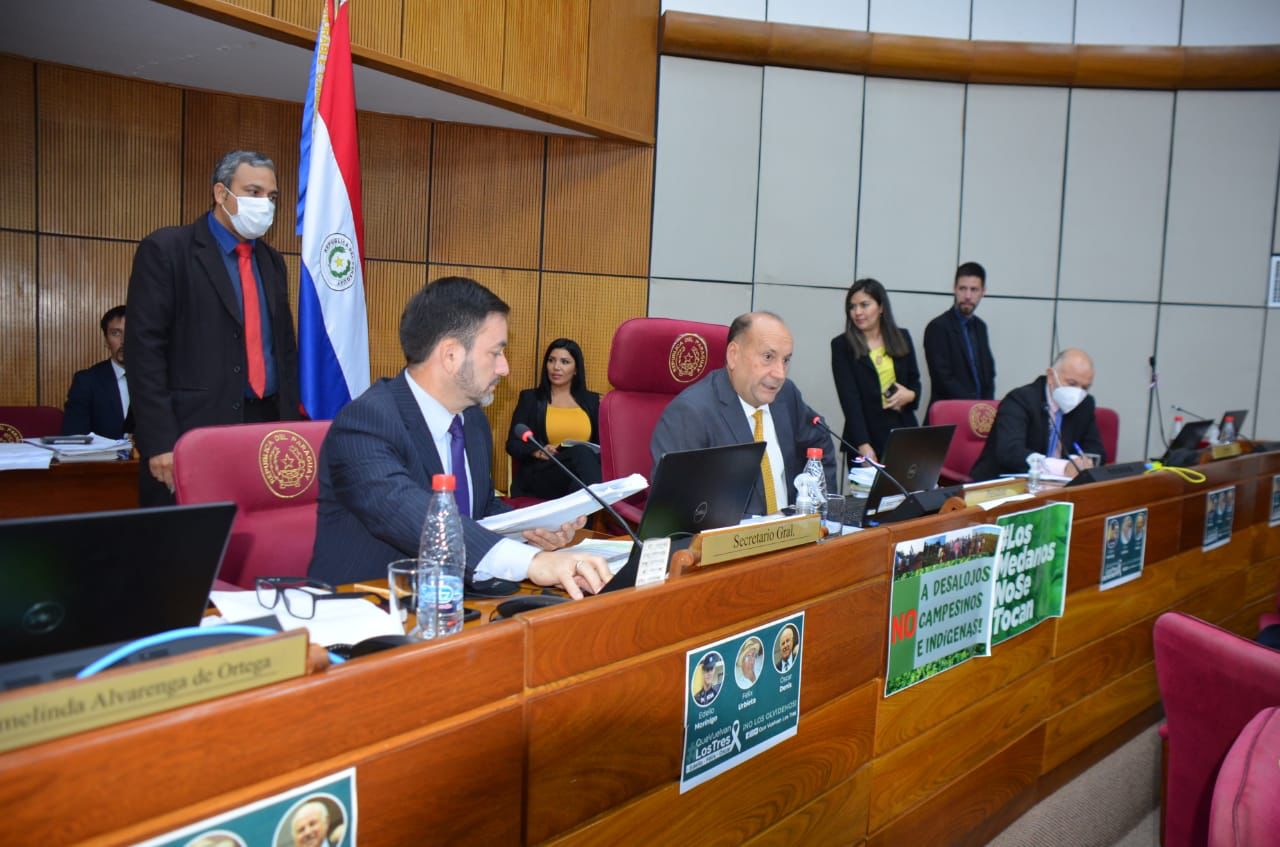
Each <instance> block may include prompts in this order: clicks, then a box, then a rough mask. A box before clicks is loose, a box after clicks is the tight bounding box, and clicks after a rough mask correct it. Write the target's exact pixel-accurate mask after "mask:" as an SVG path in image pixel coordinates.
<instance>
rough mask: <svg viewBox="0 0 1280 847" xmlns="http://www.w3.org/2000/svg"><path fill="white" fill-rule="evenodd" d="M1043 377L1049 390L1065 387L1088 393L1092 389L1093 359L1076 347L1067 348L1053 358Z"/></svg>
mask: <svg viewBox="0 0 1280 847" xmlns="http://www.w3.org/2000/svg"><path fill="white" fill-rule="evenodd" d="M1055 372H1056V373H1055ZM1045 375H1046V376H1047V377H1048V378H1049V387H1050V388H1051V389H1052V388H1057V387H1058V386H1059V385H1067V386H1073V387H1076V388H1083V389H1084V390H1085V391H1088V390H1089V389H1090V388H1092V387H1093V359H1090V358H1089V354H1088V353H1086V352H1084V351H1083V350H1081V349H1080V348H1078V347H1068V348H1067V349H1065V350H1063V351H1062V352H1061V353H1059V354H1058V355H1057V356H1056V357H1055V358H1054V360H1053V366H1052V367H1051V368H1049V369H1048V370H1047V371H1045Z"/></svg>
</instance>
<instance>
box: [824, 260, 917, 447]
mask: <svg viewBox="0 0 1280 847" xmlns="http://www.w3.org/2000/svg"><path fill="white" fill-rule="evenodd" d="M844 311H845V330H844V332H843V333H841V334H840V335H837V336H836V337H835V338H833V339H831V374H832V376H833V377H834V378H835V382H836V393H838V394H839V395H840V407H841V408H842V409H843V410H844V432H843V436H844V440H845V441H848V442H849V443H850V444H852V445H853V446H855V447H857V448H858V452H859V453H860V454H862V455H863V456H868V457H870V458H872V459H875V460H876V461H879V457H880V454H881V453H883V452H884V443H885V441H886V440H888V438H889V430H891V429H896V428H898V427H904V426H919V425H920V424H919V422H918V421H917V420H916V414H915V410H916V407H917V406H919V405H920V367H919V365H917V364H916V351H915V347H914V346H912V344H911V336H910V334H908V333H907V331H906V330H905V329H899V328H898V324H897V323H896V322H894V320H893V310H892V309H891V308H890V307H889V294H888V292H886V291H885V289H884V286H883V285H881V284H880V283H879V282H878V281H877V280H874V279H870V278H868V279H860V280H858V281H857V282H855V283H854V284H853V285H852V286H850V288H849V293H848V294H846V295H845V298H844ZM848 458H850V457H846V459H848Z"/></svg>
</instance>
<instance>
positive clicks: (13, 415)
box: [0, 406, 62, 444]
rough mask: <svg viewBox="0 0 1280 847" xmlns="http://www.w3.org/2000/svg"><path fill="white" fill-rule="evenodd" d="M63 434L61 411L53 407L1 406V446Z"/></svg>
mask: <svg viewBox="0 0 1280 847" xmlns="http://www.w3.org/2000/svg"><path fill="white" fill-rule="evenodd" d="M61 432H62V410H61V409H58V408H55V407H53V406H0V444H5V443H17V442H19V441H21V440H22V439H24V438H39V437H40V436H42V435H58V434H60V433H61Z"/></svg>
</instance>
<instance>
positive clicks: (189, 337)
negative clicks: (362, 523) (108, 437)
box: [125, 150, 301, 506]
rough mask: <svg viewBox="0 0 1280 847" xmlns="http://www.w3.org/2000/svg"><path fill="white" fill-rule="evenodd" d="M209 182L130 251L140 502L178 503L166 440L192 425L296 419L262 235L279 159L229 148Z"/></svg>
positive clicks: (283, 329) (294, 370) (286, 324)
mask: <svg viewBox="0 0 1280 847" xmlns="http://www.w3.org/2000/svg"><path fill="white" fill-rule="evenodd" d="M212 182H213V188H212V193H213V207H212V209H211V210H210V211H209V212H208V213H207V214H205V215H202V216H201V217H200V218H198V219H197V220H196V221H195V222H194V223H192V224H188V225H187V226H175V227H165V228H164V229H159V230H156V231H155V232H153V233H151V235H148V236H147V237H146V238H145V239H143V240H142V243H140V244H139V245H138V251H137V252H136V253H135V254H134V257H133V273H132V275H131V276H130V277H129V299H128V307H129V322H128V332H127V334H126V339H125V340H126V344H125V346H126V347H128V348H129V371H128V381H129V395H130V397H131V398H132V407H133V414H134V419H135V421H136V422H137V434H136V444H137V447H138V452H139V453H140V454H141V455H142V466H141V474H140V478H139V500H140V502H141V503H142V505H144V506H154V505H163V504H165V503H172V502H173V493H172V492H173V445H174V442H176V441H177V440H178V436H180V435H182V433H184V432H186V431H187V430H189V429H195V428H196V427H200V426H212V425H215V424H234V423H258V422H263V421H275V420H297V419H298V418H299V417H301V415H300V412H299V405H298V396H299V393H298V346H297V341H296V339H295V337H294V331H293V317H292V315H291V313H290V311H289V292H288V287H287V282H286V275H287V272H286V269H285V264H284V259H283V257H281V255H280V254H279V253H278V252H277V251H276V250H275V249H273V248H272V247H271V246H270V245H268V244H267V243H266V242H264V241H263V240H262V236H263V235H265V234H266V232H267V230H268V229H270V228H271V224H272V221H273V220H274V217H275V206H276V200H277V198H278V196H279V191H278V190H277V189H276V172H275V165H274V164H273V163H272V162H271V160H270V159H268V158H267V157H266V156H263V155H262V154H260V153H254V152H250V151H247V150H236V151H233V152H231V153H228V154H226V155H225V156H223V157H222V160H221V161H220V162H218V165H217V167H216V168H214V171H213V180H212Z"/></svg>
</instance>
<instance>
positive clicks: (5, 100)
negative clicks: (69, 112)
mask: <svg viewBox="0 0 1280 847" xmlns="http://www.w3.org/2000/svg"><path fill="white" fill-rule="evenodd" d="M0 111H3V113H4V116H5V119H4V121H2V122H0V147H3V149H4V151H5V155H4V157H3V161H2V162H0V185H3V186H4V191H2V192H0V227H9V228H12V229H35V228H36V144H35V138H36V97H35V65H34V64H32V63H31V62H28V61H24V60H22V59H16V58H13V57H12V56H0Z"/></svg>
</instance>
